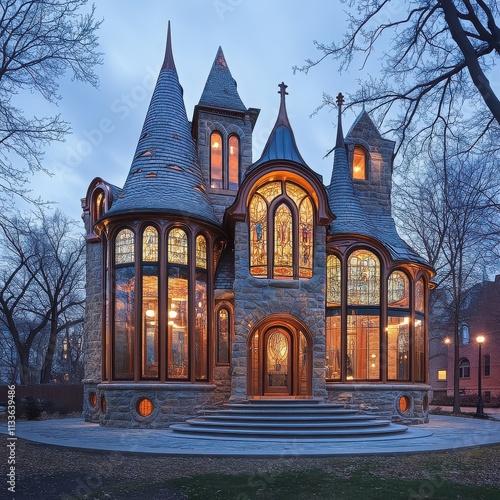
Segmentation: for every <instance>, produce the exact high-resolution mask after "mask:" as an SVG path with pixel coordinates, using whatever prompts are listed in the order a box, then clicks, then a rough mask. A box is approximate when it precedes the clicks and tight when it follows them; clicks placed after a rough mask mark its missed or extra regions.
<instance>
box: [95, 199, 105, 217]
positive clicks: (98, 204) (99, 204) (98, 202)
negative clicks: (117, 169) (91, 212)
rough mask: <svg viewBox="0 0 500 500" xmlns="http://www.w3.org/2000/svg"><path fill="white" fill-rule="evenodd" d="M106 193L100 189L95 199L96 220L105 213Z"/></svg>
mask: <svg viewBox="0 0 500 500" xmlns="http://www.w3.org/2000/svg"><path fill="white" fill-rule="evenodd" d="M104 203H105V198H104V193H103V192H102V191H99V193H98V194H97V196H96V199H95V219H94V222H95V221H97V220H98V219H100V218H101V217H102V216H103V215H104Z"/></svg>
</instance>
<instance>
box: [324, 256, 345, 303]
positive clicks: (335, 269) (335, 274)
mask: <svg viewBox="0 0 500 500" xmlns="http://www.w3.org/2000/svg"><path fill="white" fill-rule="evenodd" d="M341 291H342V290H341V268H340V260H339V259H338V258H337V257H336V256H335V255H329V256H328V257H327V260H326V305H327V307H328V306H330V307H331V306H340V298H341Z"/></svg>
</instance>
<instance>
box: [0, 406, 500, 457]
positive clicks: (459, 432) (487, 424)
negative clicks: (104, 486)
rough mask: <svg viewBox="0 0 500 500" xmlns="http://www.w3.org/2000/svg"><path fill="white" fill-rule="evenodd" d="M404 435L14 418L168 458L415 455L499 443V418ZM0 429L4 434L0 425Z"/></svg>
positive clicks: (58, 442) (74, 440)
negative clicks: (279, 435)
mask: <svg viewBox="0 0 500 500" xmlns="http://www.w3.org/2000/svg"><path fill="white" fill-rule="evenodd" d="M429 418H430V422H429V423H428V424H424V425H416V426H410V427H409V428H408V430H407V431H406V432H405V433H404V434H400V435H398V436H387V437H370V438H363V439H359V440H358V439H347V438H338V439H329V440H325V439H307V440H306V439H293V440H289V439H288V440H277V439H250V438H246V439H242V438H240V439H236V438H200V437H196V438H194V437H193V438H192V437H186V436H183V435H180V434H175V433H173V432H172V431H169V430H156V429H110V428H106V427H99V426H98V425H96V424H90V423H87V422H84V421H83V419H81V418H67V419H54V420H44V421H32V422H18V423H17V424H16V428H15V436H16V437H17V438H20V439H26V440H28V441H33V442H36V443H40V444H45V445H52V446H62V447H66V448H79V449H85V450H101V451H112V452H123V453H134V454H154V455H170V456H212V457H216V456H234V457H237V456H240V457H243V456H244V457H297V456H309V457H319V456H342V455H344V456H349V455H383V454H397V453H418V452H433V451H443V450H452V449H458V448H470V447H477V446H485V445H492V444H500V422H498V421H496V420H488V419H475V418H463V417H450V416H442V415H430V416H429ZM0 433H4V434H5V433H6V429H5V428H4V427H2V428H1V429H0Z"/></svg>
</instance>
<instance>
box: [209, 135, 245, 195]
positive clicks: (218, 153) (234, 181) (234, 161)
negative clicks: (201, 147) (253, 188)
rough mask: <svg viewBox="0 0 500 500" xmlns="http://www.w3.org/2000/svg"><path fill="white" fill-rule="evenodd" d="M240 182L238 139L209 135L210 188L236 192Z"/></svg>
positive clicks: (235, 136) (233, 136) (235, 137)
mask: <svg viewBox="0 0 500 500" xmlns="http://www.w3.org/2000/svg"><path fill="white" fill-rule="evenodd" d="M239 182H240V139H239V137H238V136H237V135H236V134H231V135H230V136H229V137H227V136H226V137H223V135H222V133H221V132H218V131H214V132H212V134H211V135H210V187H211V188H213V189H227V190H230V191H237V190H238V187H239Z"/></svg>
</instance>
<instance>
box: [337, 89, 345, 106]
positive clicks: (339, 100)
mask: <svg viewBox="0 0 500 500" xmlns="http://www.w3.org/2000/svg"><path fill="white" fill-rule="evenodd" d="M335 100H336V102H337V106H338V107H339V108H340V107H341V106H342V104H344V95H343V94H342V92H339V93H338V95H337V98H336V99H335Z"/></svg>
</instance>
